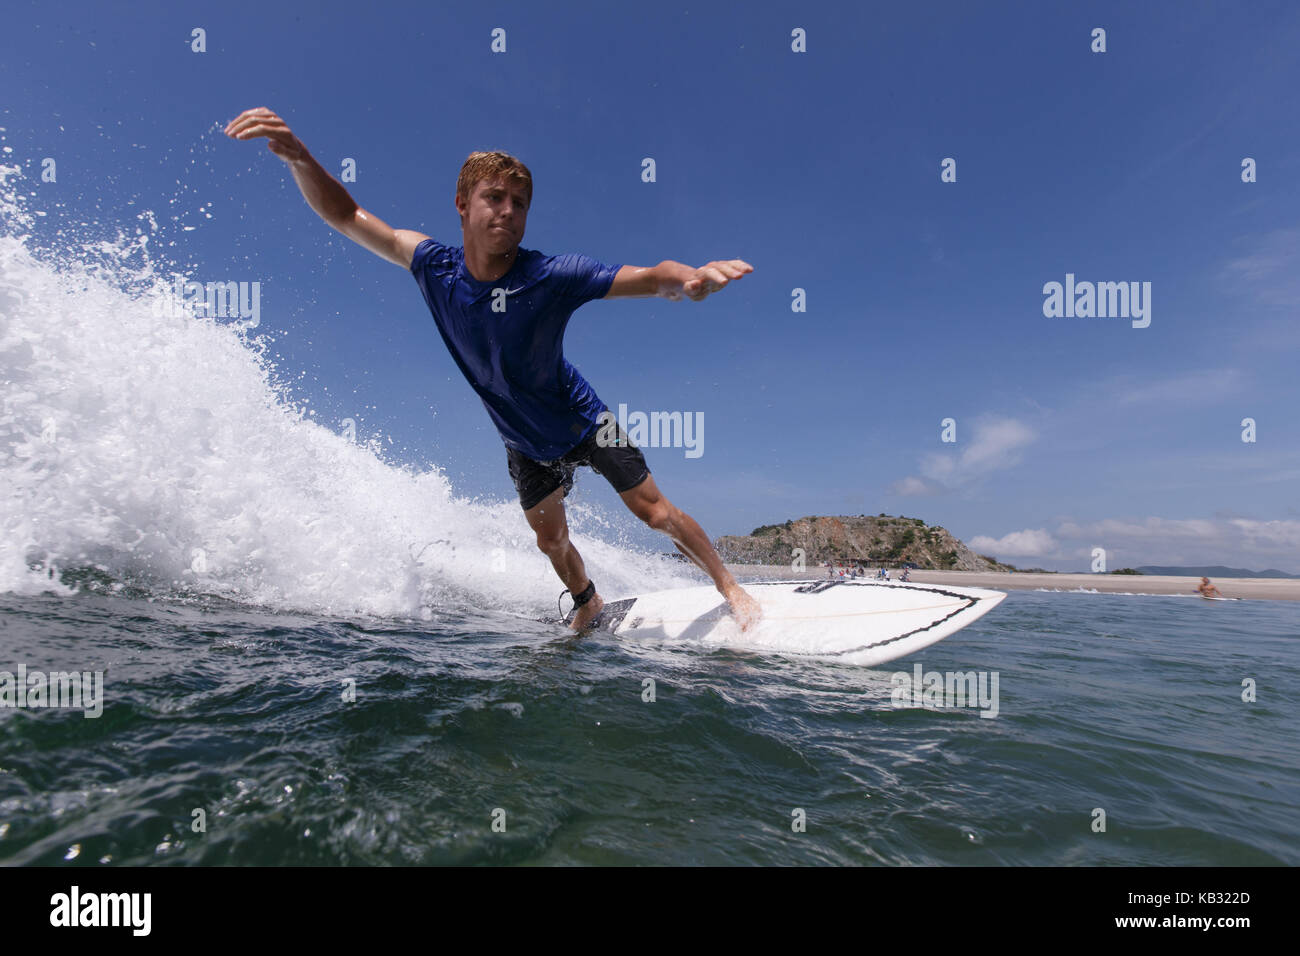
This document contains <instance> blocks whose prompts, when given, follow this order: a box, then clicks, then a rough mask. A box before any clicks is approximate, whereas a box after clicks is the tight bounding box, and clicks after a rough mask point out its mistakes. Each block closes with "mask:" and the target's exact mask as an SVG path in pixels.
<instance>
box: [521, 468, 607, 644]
mask: <svg viewBox="0 0 1300 956" xmlns="http://www.w3.org/2000/svg"><path fill="white" fill-rule="evenodd" d="M524 517H525V518H527V519H528V526H529V527H530V528H532V529H533V532H534V533H535V534H536V535H537V547H538V548H539V549H541V551H542V553H543V554H545V555H546V556H547V557H548V558H550V559H551V567H553V568H555V573H556V574H558V575H559V576H560V580H561V581H563V582H564V586H565V587H566V588H568V589H569V593H570V594H573V595H578V594H581V593H582V592H583V590H584V589H585V588H586V587H587V585H588V584H589V583H590V582H591V579H590V578H589V577H587V569H586V567H585V566H584V565H583V563H582V555H580V554H578V549H577V548H575V547H574V546H573V542H571V541H570V540H569V522H568V521H567V520H566V519H565V516H564V489H563V488H556V489H555V490H554V491H553V492H551V493H550V494H549V495H547V496H546V498H544V499H543V500H542V501H541V502H540V503H539V504H536V505H534V506H533V507H532V508H529V509H528V510H527V511H525V512H524ZM604 606H605V602H604V601H603V600H602V599H601V597H600V595H599V594H595V595H592V598H591V600H590V601H588V602H587V603H586V604H584V605H583V606H582V607H580V608H578V613H577V614H575V615H574V616H573V620H572V621H571V622H569V627H571V628H573V630H575V631H581V630H582V629H583V628H584V627H586V626H587V624H588V623H590V621H591V620H592V618H594V617H595V616H596V615H597V614H599V613H600V609H601V608H603V607H604Z"/></svg>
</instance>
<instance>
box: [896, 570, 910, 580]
mask: <svg viewBox="0 0 1300 956" xmlns="http://www.w3.org/2000/svg"><path fill="white" fill-rule="evenodd" d="M898 580H900V581H910V580H912V571H911V569H910V568H903V575H902V577H900V578H899V579H898Z"/></svg>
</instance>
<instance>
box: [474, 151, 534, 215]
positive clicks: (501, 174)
mask: <svg viewBox="0 0 1300 956" xmlns="http://www.w3.org/2000/svg"><path fill="white" fill-rule="evenodd" d="M498 178H504V179H506V180H507V181H508V182H511V183H518V184H519V185H521V186H523V187H524V195H525V196H526V197H527V200H528V205H529V206H531V205H532V204H533V174H532V173H530V172H529V171H528V167H527V166H525V165H524V164H523V163H521V162H520V161H519V160H517V159H515V157H513V156H511V155H510V154H509V153H502V152H500V151H498V150H493V151H492V152H487V153H485V152H482V151H480V150H475V151H474V152H472V153H470V154H469V157H468V158H467V159H466V160H465V163H464V165H462V166H461V167H460V176H458V177H457V178H456V198H457V199H458V200H460V201H462V202H465V203H467V204H468V203H469V197H470V194H471V193H473V192H474V187H475V186H477V185H478V184H479V183H480V182H482V181H483V180H485V179H486V180H493V179H498Z"/></svg>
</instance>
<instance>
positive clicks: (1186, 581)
mask: <svg viewBox="0 0 1300 956" xmlns="http://www.w3.org/2000/svg"><path fill="white" fill-rule="evenodd" d="M727 568H728V569H729V570H730V571H731V573H732V574H733V575H735V577H736V580H737V581H740V582H741V583H742V584H743V583H744V582H745V581H757V580H761V579H764V578H767V579H771V578H781V579H789V580H798V579H806V580H810V581H821V580H825V579H826V569H825V568H810V569H809V570H807V571H802V572H795V571H791V570H790V567H789V566H788V565H782V564H778V565H770V564H728V565H727ZM898 574H899V572H898V571H895V570H891V571H890V572H889V575H890V577H891V578H895V579H896V578H897V577H898ZM911 579H912V580H913V581H916V582H918V583H922V584H952V585H957V586H959V587H971V588H991V589H992V590H995V591H1007V590H1030V591H1036V590H1039V589H1044V588H1045V589H1048V590H1055V591H1078V590H1087V591H1099V592H1109V593H1114V594H1188V595H1190V594H1193V593H1195V591H1196V586H1197V585H1198V584H1200V583H1201V579H1200V578H1199V577H1166V576H1161V575H1147V574H1020V573H1009V572H993V571H913V572H912V578H911ZM1211 583H1212V584H1213V585H1214V586H1215V587H1217V588H1218V589H1219V593H1220V594H1222V595H1223V596H1224V597H1229V598H1242V599H1243V600H1256V601H1261V600H1262V601H1300V579H1297V578H1211Z"/></svg>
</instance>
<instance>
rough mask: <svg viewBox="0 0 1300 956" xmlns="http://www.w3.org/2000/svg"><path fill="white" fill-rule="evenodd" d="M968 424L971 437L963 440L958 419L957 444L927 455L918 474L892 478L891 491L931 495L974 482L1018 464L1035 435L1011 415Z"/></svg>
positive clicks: (909, 494) (911, 494) (894, 492)
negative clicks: (894, 479) (947, 449)
mask: <svg viewBox="0 0 1300 956" xmlns="http://www.w3.org/2000/svg"><path fill="white" fill-rule="evenodd" d="M970 428H971V436H970V438H969V439H967V440H965V441H963V440H962V437H961V424H960V423H958V432H957V439H958V440H957V443H956V447H955V448H954V449H953V450H952V451H947V452H936V453H934V454H929V455H926V456H925V457H924V458H922V459H921V462H920V465H919V470H920V472H921V475H920V476H917V475H909V476H908V477H906V478H902V479H900V480H898V481H896V482H894V484H893V485H892V486H891V488H890V491H891V492H892V493H893V494H896V495H908V496H915V495H925V494H929V495H933V494H941V493H943V492H944V491H949V490H954V489H959V488H963V487H965V486H967V485H971V484H974V483H976V482H978V481H980V480H981V479H983V478H985V477H987V476H989V475H991V474H993V473H994V472H998V471H1004V470H1006V469H1007V468H1012V467H1014V466H1015V465H1017V464H1019V463H1020V450H1021V449H1023V448H1024V447H1025V446H1027V445H1029V444H1031V443H1033V441H1034V440H1035V439H1036V438H1037V437H1038V436H1037V435H1036V434H1035V433H1034V431H1033V429H1031V428H1030V427H1029V426H1028V425H1026V424H1024V423H1023V422H1019V421H1016V420H1015V419H1014V418H981V419H978V420H976V421H975V422H974V423H973V424H972V425H971V426H970Z"/></svg>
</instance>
